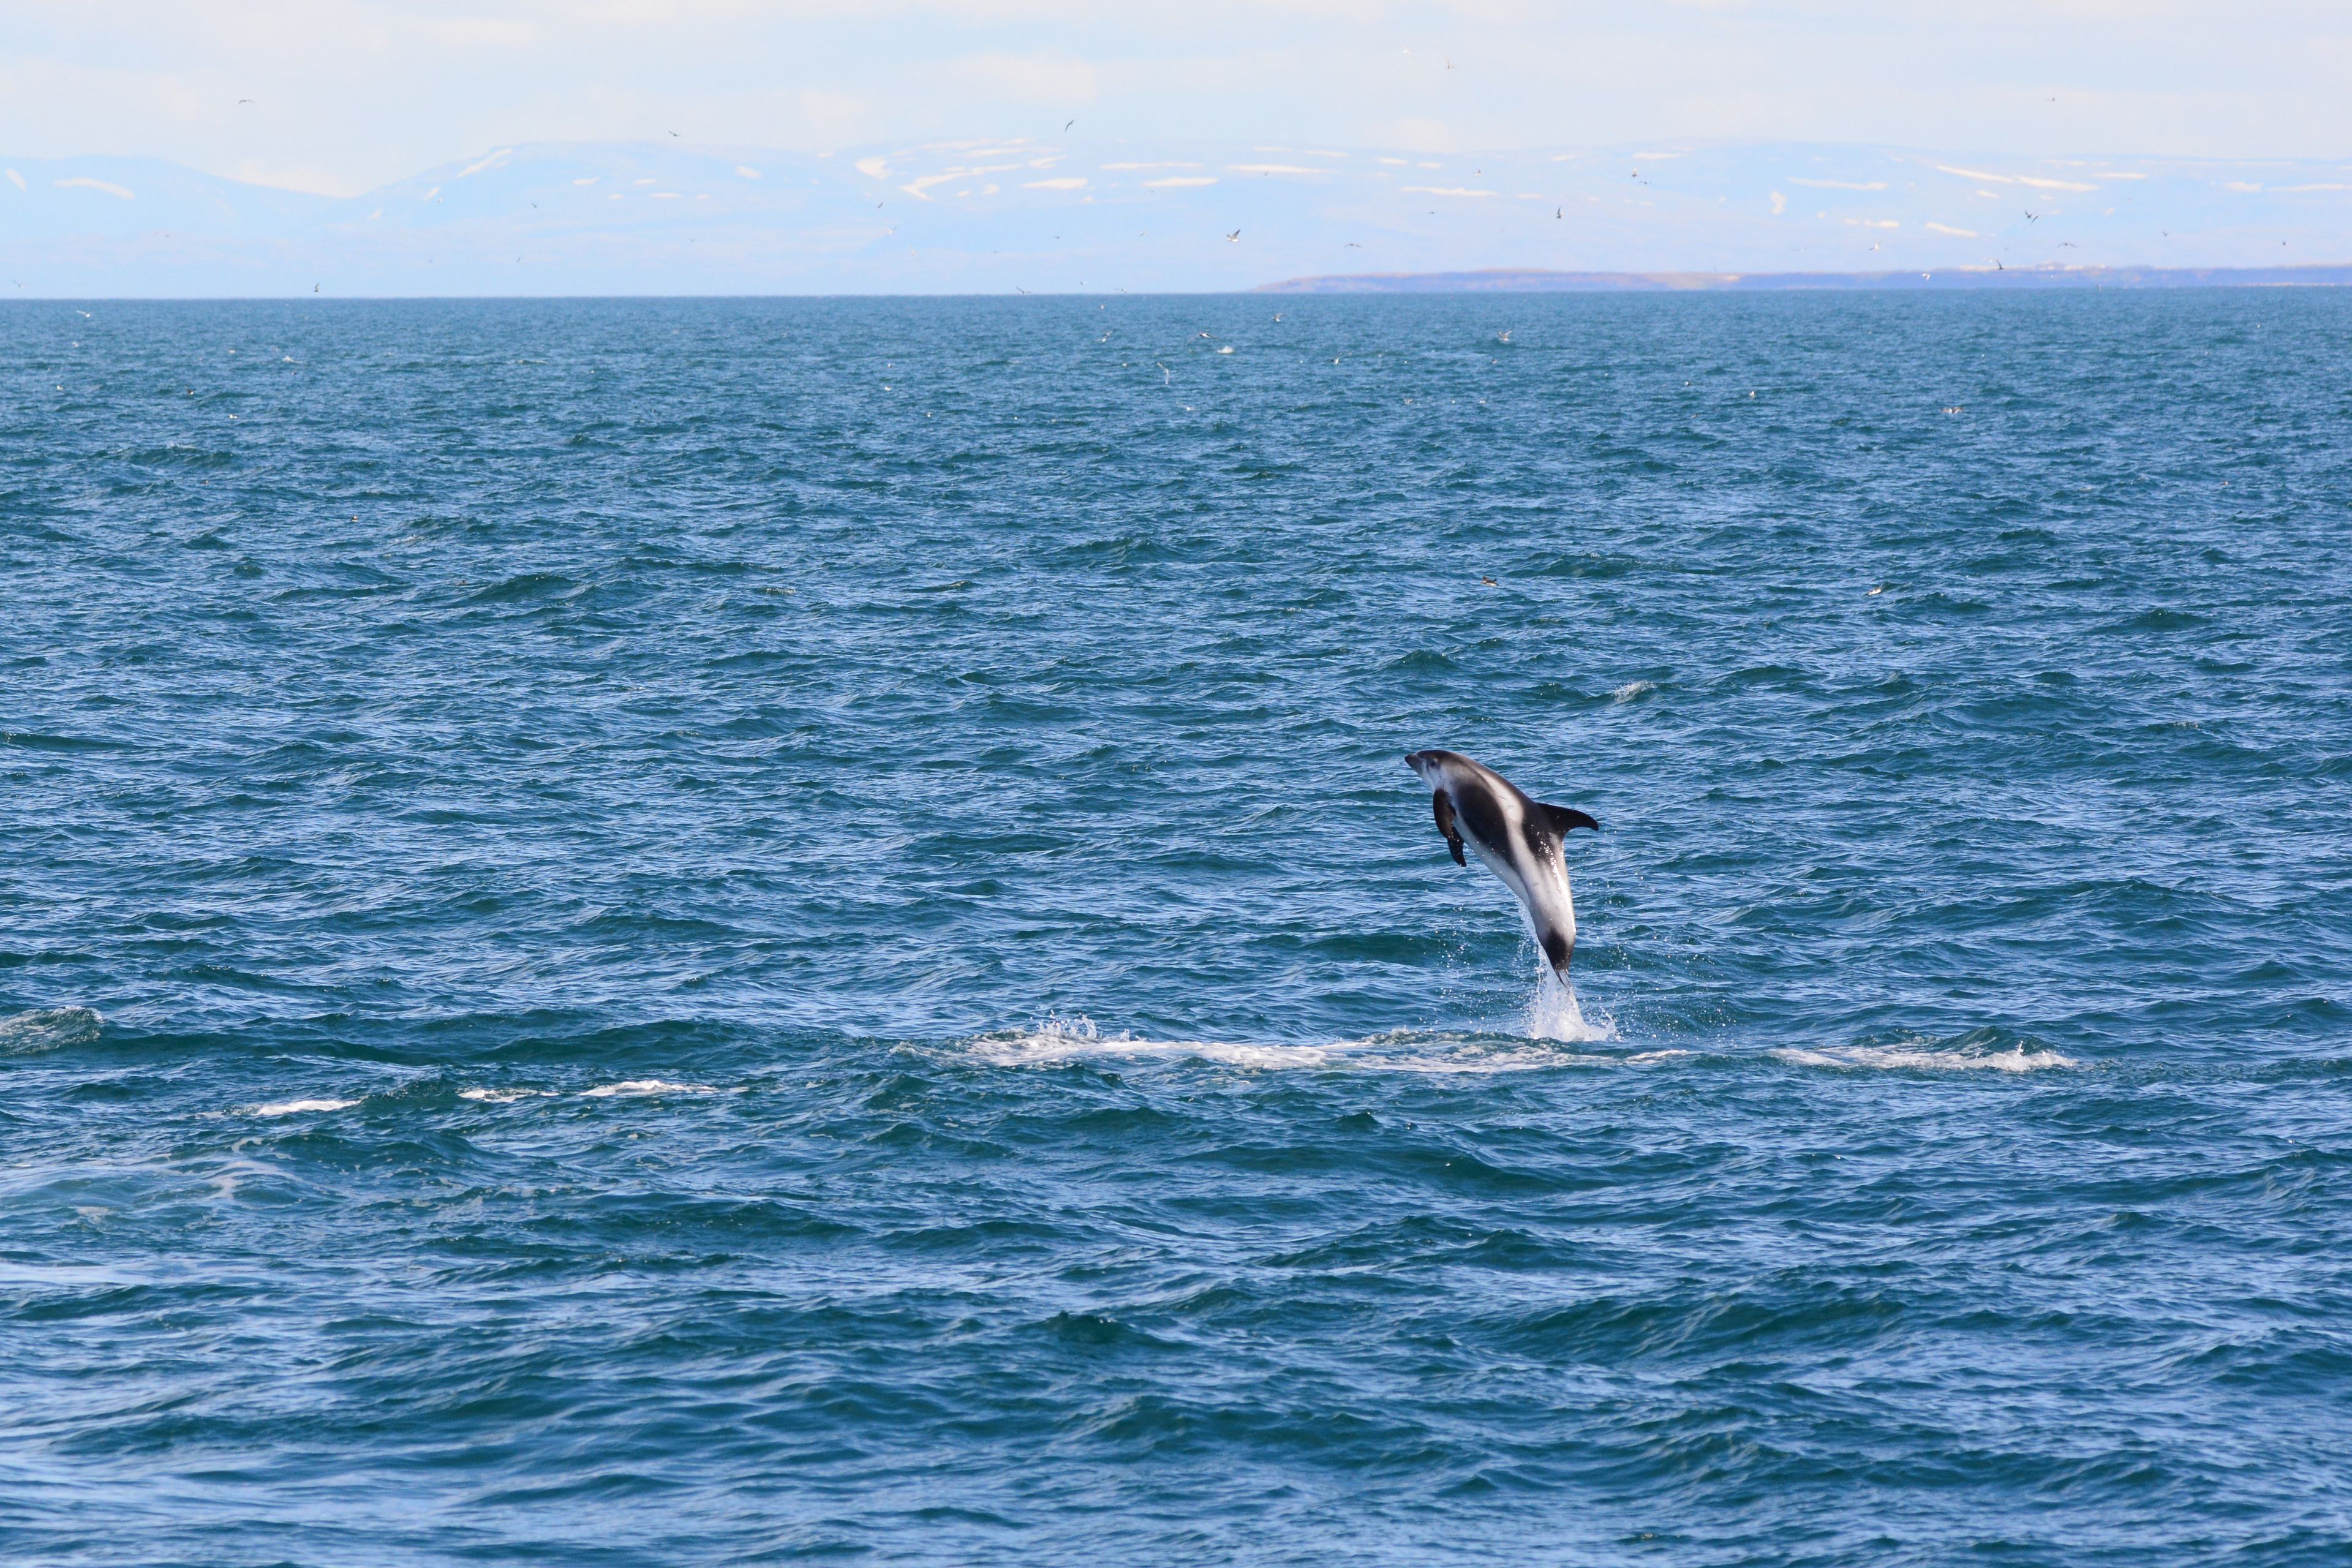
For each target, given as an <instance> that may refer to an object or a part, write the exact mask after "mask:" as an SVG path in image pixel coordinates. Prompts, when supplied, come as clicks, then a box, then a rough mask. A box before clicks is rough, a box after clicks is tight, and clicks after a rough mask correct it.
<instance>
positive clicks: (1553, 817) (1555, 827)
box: [1536, 801, 1601, 838]
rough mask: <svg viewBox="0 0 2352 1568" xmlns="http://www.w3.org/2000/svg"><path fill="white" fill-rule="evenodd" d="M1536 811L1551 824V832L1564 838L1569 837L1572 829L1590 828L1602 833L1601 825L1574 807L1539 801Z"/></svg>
mask: <svg viewBox="0 0 2352 1568" xmlns="http://www.w3.org/2000/svg"><path fill="white" fill-rule="evenodd" d="M1536 809H1537V810H1538V811H1539V812H1541V813H1543V816H1544V820H1545V821H1546V822H1549V824H1551V830H1552V831H1553V832H1554V833H1557V834H1559V836H1560V837H1562V838H1566V837H1568V830H1569V829H1570V828H1571V827H1590V828H1591V829H1592V831H1593V832H1595V833H1598V832H1600V831H1601V824H1599V823H1597V822H1595V821H1593V820H1592V818H1591V817H1589V816H1585V815H1584V813H1582V812H1580V811H1579V810H1577V809H1576V808H1575V807H1574V806H1572V805H1545V804H1544V803H1543V802H1542V801H1538V802H1536Z"/></svg>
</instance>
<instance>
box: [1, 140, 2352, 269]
mask: <svg viewBox="0 0 2352 1568" xmlns="http://www.w3.org/2000/svg"><path fill="white" fill-rule="evenodd" d="M2347 261H2352V163H2283V162H2282V163H2216V162H2210V161H2204V162H2191V161H2183V160H2168V159H2151V158H2127V157H2117V158H2100V159H2074V160H2055V159H2041V160H2033V159H2019V158H2011V157H1999V156H1995V155H1992V154H1984V153H1930V152H1919V151H1916V150H1907V149H1894V148H1880V147H1851V146H1825V145H1810V144H1760V143H1690V144H1677V143H1668V144H1661V145H1656V146H1645V147H1631V148H1619V149H1600V150H1584V151H1559V152H1517V153H1463V154H1443V155H1431V154H1426V153H1415V152H1410V151H1381V150H1377V149H1374V150H1367V149H1361V148H1328V147H1325V148H1310V147H1276V146H1256V145H1248V146H1244V145H1204V144H1195V143H1182V144H1178V143H1167V144H1157V145H1150V146H1143V145H1138V144H1134V143H1108V144H1106V143H1092V142H1067V143H1040V142H959V143H943V144H935V145H928V146H920V147H912V148H898V149H887V150H879V151H863V150H849V151H843V152H839V153H829V154H810V153H776V152H761V151H755V150H749V149H741V148H724V149H714V148H709V147H690V146H688V145H685V144H684V143H678V142H672V143H668V144H661V145H656V144H649V143H630V144H607V143H567V144H547V145H527V146H518V147H502V148H494V149H489V150H487V151H486V152H485V153H483V155H482V156H480V157H479V158H476V159H471V160H468V161H467V162H464V163H451V164H448V165H446V166H444V167H442V168H438V169H434V170H430V171H428V172H426V173H425V174H418V175H417V176H415V178H413V179H409V180H404V181H401V182H399V183H397V184H392V185H388V186H385V187H383V189H381V190H376V191H371V192H369V193H367V194H366V195H359V196H352V197H334V196H322V195H306V194H303V193H299V192H293V191H284V190H277V189H271V188H268V187H264V186H258V185H249V184H239V183H238V182H236V181H233V180H226V179H222V178H219V177H216V176H214V175H210V174H199V173H197V172H195V171H194V170H191V169H187V168H184V167H182V166H181V165H179V164H176V163H168V162H165V161H163V160H161V159H141V158H100V157H89V158H68V159H58V160H46V161H45V160H37V159H24V158H17V159H6V160H0V298H29V297H36V296H45V297H51V298H56V297H89V296H106V297H139V296H198V297H202V296H224V295H231V296H235V295H291V294H301V295H310V294H312V293H313V292H316V293H318V294H321V295H338V296H345V297H349V296H353V295H562V294H647V293H656V294H747V293H749V294H776V293H783V294H793V293H811V294H834V293H860V294H862V293H877V294H887V293H1010V292H1013V291H1014V290H1016V289H1026V290H1028V291H1031V292H1034V293H1046V292H1104V293H1108V292H1111V291H1115V290H1118V289H1126V290H1129V291H1133V292H1146V291H1189V290H1231V289H1249V288H1253V287H1256V286H1260V285H1265V284H1266V283H1267V282H1268V281H1269V280H1271V279H1284V278H1290V279H1299V280H1300V281H1297V282H1294V283H1292V284H1287V285H1284V286H1285V287H1290V288H1303V287H1307V286H1309V284H1310V283H1312V284H1313V286H1316V287H1324V288H1330V287H1338V286H1339V285H1338V284H1335V283H1334V282H1333V281H1332V279H1335V278H1345V279H1352V281H1350V282H1349V284H1348V285H1347V286H1348V287H1351V288H1363V287H1379V288H1403V287H1414V288H1462V287H1500V286H1506V285H1505V284H1503V283H1502V282H1501V279H1520V280H1521V281H1519V282H1517V283H1513V284H1509V285H1507V286H1511V287H1547V288H1558V287H1629V286H1640V287H1694V286H1706V287H1725V286H1734V285H1733V283H1732V282H1731V279H1733V278H1734V277H1735V275H1736V276H1737V279H1738V282H1737V284H1736V286H1738V287H1764V286H1770V285H1767V284H1766V283H1765V282H1764V281H1763V279H1761V278H1760V277H1759V274H1769V275H1774V276H1783V275H1796V276H1801V277H1805V278H1810V279H1815V280H1817V281H1818V280H1820V279H1824V278H1827V277H1832V276H1833V277H1837V278H1842V279H1856V278H1860V279H1868V280H1870V281H1872V282H1873V283H1874V285H1877V286H1885V285H1887V284H1891V283H1897V282H1902V281H1905V280H1906V279H1909V278H1911V277H1912V276H1913V275H1915V274H1918V273H1927V274H1929V275H1930V279H1931V280H1937V281H1940V280H1943V279H1948V277H1949V276H1950V275H1952V274H1955V273H1959V272H1961V271H1962V269H1966V270H1967V272H1968V274H1969V276H1976V275H1978V274H1979V273H1994V272H1996V269H1999V270H2000V273H2002V274H2004V275H2006V274H2019V273H2023V274H2026V275H2028V276H2029V277H2033V278H2038V279H2040V280H2042V281H2045V282H2046V281H2048V280H2050V279H2052V278H2055V277H2059V276H2064V277H2068V278H2074V279H2091V278H2093V277H2094V276H2095V275H2097V276H2100V277H2103V278H2105V279H2109V280H2113V281H2117V282H2122V281H2127V280H2132V279H2137V280H2138V281H2141V282H2148V281H2155V280H2159V279H2174V280H2179V281H2209V282H2210V281H2222V280H2227V279H2220V278H2218V277H2217V276H2215V275H2214V269H2219V268H2238V269H2255V270H2260V271H2263V272H2276V273H2279V274H2281V277H2280V278H2279V279H2276V280H2282V281H2284V280H2286V279H2285V276H2284V275H2285V274H2288V273H2292V274H2294V277H2295V278H2297V279H2304V280H2315V279H2317V274H2316V273H2313V272H2310V271H2308V270H2306V269H2307V268H2311V267H2313V266H2315V265H2319V264H2336V263H2343V262H2347ZM2100 268H2105V269H2108V270H2107V271H2106V272H2105V273H2098V272H2097V269H2100ZM1604 274H1606V275H1609V276H1611V277H1612V278H1615V279H1618V280H1617V281H1615V282H1601V281H1598V279H1600V278H1601V275H1604ZM2126 274H2128V278H2127V277H2126ZM1402 275H1415V276H1416V278H1417V279H1419V280H1417V281H1413V282H1411V283H1407V282H1404V281H1402V280H1401V276H1402ZM1428 275H1435V277H1436V278H1437V279H1441V280H1439V281H1430V280H1429V276H1428ZM1563 275H1568V276H1581V277H1582V278H1583V279H1585V281H1584V282H1582V283H1569V282H1564V281H1559V279H1561V278H1562V277H1563ZM1628 275H1631V276H1633V277H1635V278H1638V279H1645V280H1646V281H1643V282H1641V283H1639V284H1632V283H1628V282H1626V281H1624V280H1623V279H1625V278H1626V277H1627V276H1628ZM2192 275H2193V276H2192ZM1382 279H1385V281H1382ZM1528 279H1553V281H1549V282H1529V281H1527V280H1528ZM1779 286H1792V285H1788V284H1782V285H1779Z"/></svg>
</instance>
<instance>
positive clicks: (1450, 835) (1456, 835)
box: [1429, 790, 1470, 866]
mask: <svg viewBox="0 0 2352 1568" xmlns="http://www.w3.org/2000/svg"><path fill="white" fill-rule="evenodd" d="M1429 808H1430V810H1432V811H1433V812H1435V813H1436V814H1437V831H1438V832H1440V833H1443V834H1444V835H1445V847H1446V849H1447V850H1448V851H1449V852H1451V853H1452V855H1453V856H1454V864H1455V865H1456V866H1467V865H1468V864H1470V862H1469V861H1467V860H1465V859H1464V858H1462V834H1461V831H1460V830H1459V829H1457V828H1456V827H1455V826H1454V803H1453V802H1452V801H1450V800H1448V799H1446V797H1445V792H1444V790H1439V791H1437V792H1436V793H1435V794H1434V795H1431V796H1430V797H1429Z"/></svg>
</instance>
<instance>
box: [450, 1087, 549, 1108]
mask: <svg viewBox="0 0 2352 1568" xmlns="http://www.w3.org/2000/svg"><path fill="white" fill-rule="evenodd" d="M554 1092H555V1091H554V1090H553V1089H459V1090H458V1091H457V1098H458V1099H459V1100H486V1101H488V1103H490V1104H492V1105H512V1104H513V1103H514V1102H515V1101H516V1100H533V1099H537V1098H540V1097H541V1096H545V1095H551V1094H553V1093H554Z"/></svg>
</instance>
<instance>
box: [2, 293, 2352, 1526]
mask: <svg viewBox="0 0 2352 1568" xmlns="http://www.w3.org/2000/svg"><path fill="white" fill-rule="evenodd" d="M0 341H5V344H6V347H7V351H8V353H7V356H6V364H7V367H8V368H6V370H5V373H0V588H5V618H0V1557H5V1559H6V1560H7V1561H9V1562H12V1563H109V1564H112V1563H126V1564H127V1563H140V1564H149V1563H172V1564H192V1565H193V1564H205V1565H217V1564H264V1563H302V1564H310V1563H322V1564H324V1563H334V1564H343V1563H368V1564H374V1563H385V1564H409V1563H415V1564H425V1563H431V1564H444V1563H488V1562H496V1563H592V1564H593V1563H611V1564H624V1563H625V1564H640V1563H646V1564H705V1563H778V1562H786V1561H793V1560H798V1559H801V1558H803V1557H807V1558H826V1559H835V1558H838V1559H850V1560H861V1561H873V1562H887V1563H1073V1562H1088V1563H1153V1564H1156V1563H1253V1564H1255V1563H1331V1562H1349V1563H1384V1564H1385V1563H1396V1564H1406V1563H1430V1562H1446V1563H1495V1564H1505V1563H1510V1564H1518V1563H1559V1564H1620V1563H1636V1564H1638V1563H1675V1564H1681V1563H1692V1564H1731V1563H1747V1564H1766V1563H1790V1564H1797V1563H1804V1564H1890V1563H1891V1564H1931V1563H1932V1564H1941V1563H1955V1562H1979V1561H1981V1562H1987V1563H2004V1564H2044V1563H2047V1564H2075V1563H2116V1564H2125V1563H2130V1564H2140V1563H2151V1562H2166V1563H2188V1562H2209V1561H2210V1562H2229V1563H2247V1564H2285V1563H2344V1562H2346V1561H2347V1558H2352V1466H2347V1458H2346V1455H2347V1452H2352V980H2347V970H2352V825H2347V807H2352V564H2347V525H2352V298H2347V297H2346V296H2343V295H2339V294H2336V293H2332V292H2220V291H2215V292H2190V293H2165V294H2132V295H2108V294H2097V295H2089V294H2086V295H2082V296H2071V297H2062V296H2054V295H2037V296H2021V297H2000V298H1994V297H1969V296H1950V297H1941V298H1916V297H1902V296H1891V295H1889V296H1872V295H1847V296H1837V297H1830V296H1790V297H1772V298H1728V297H1720V296H1703V297H1688V298H1658V297H1634V298H1606V297H1598V296H1586V297H1576V296H1552V297H1545V298H1525V297H1522V298H1509V297H1486V298H1480V297H1475V296H1466V297H1452V298H1430V299H1405V300H1394V299H1391V300H1363V299H1345V298H1328V299H1288V300H1266V299H1252V298H1202V299H1114V300H1075V299H1055V300H1044V299H1031V300H1013V301H997V300H923V301H914V300H906V301H887V300H868V301H814V300H809V301H786V300H777V301H698V302H548V303H528V302H520V303H519V302H505V303H482V304H467V303H434V304H423V303H377V304H364V303H333V302H317V303H311V302H305V303H302V304H171V305H167V304H142V305H130V304H120V303H88V304H86V305H84V306H81V307H70V306H60V305H17V306H14V307H9V308H6V309H5V310H0ZM1229 351H1230V352H1229ZM1424 746H1444V747H1450V748H1453V749H1456V750H1459V751H1463V752H1468V753H1470V754H1472V755H1474V756H1476V757H1478V758H1480V759H1482V760H1484V761H1486V762H1487V763H1490V764H1492V765H1494V766H1495V767H1496V768H1497V769H1499V770H1500V771H1502V772H1503V773H1506V774H1507V775H1508V776H1510V777H1511V778H1513V779H1514V780H1516V781H1517V782H1518V783H1519V784H1522V785H1523V786H1524V787H1526V788H1527V789H1528V791H1529V792H1530V793H1531V794H1533V795H1537V796H1538V798H1541V799H1546V800H1550V801H1556V802H1559V803H1560V804H1563V805H1574V806H1577V807H1580V808H1581V809H1584V810H1586V811H1589V812H1591V814H1592V815H1593V816H1596V817H1598V818H1599V819H1600V821H1601V829H1602V830H1601V833H1600V834H1599V835H1598V836H1588V835H1583V834H1579V835H1577V836H1576V837H1575V842H1574V843H1573V844H1572V845H1571V847H1570V869H1571V872H1572V875H1573V877H1574V879H1575V885H1576V889H1577V894H1578V900H1579V915H1580V942H1579V946H1578V949H1577V953H1576V959H1575V969H1574V974H1575V979H1576V993H1577V995H1576V1000H1575V1003H1574V1004H1573V1005H1571V1004H1570V1003H1569V1002H1568V1001H1567V1000H1566V999H1564V998H1562V997H1559V996H1557V995H1549V994H1545V993H1543V992H1542V991H1540V990H1539V989H1538V984H1537V978H1536V976H1537V970H1538V966H1537V963H1536V956H1535V952H1534V948H1533V946H1532V944H1531V943H1530V942H1528V938H1527V937H1526V935H1525V933H1524V931H1523V930H1522V928H1521V925H1520V923H1519V921H1518V918H1517V911H1516V910H1515V908H1514V907H1513V905H1512V904H1511V902H1510V900H1509V897H1508V895H1507V893H1506V891H1505V890H1504V889H1503V888H1502V887H1501V885H1500V884H1499V883H1498V882H1496V880H1495V879H1492V878H1491V877H1489V876H1487V875H1486V873H1485V872H1483V871H1481V870H1479V869H1477V868H1476V867H1475V862H1474V864H1473V867H1472V868H1470V869H1466V870H1465V869H1462V868H1456V867H1455V866H1454V865H1453V864H1452V863H1451V861H1450V860H1449V859H1448V858H1447V857H1446V854H1445V850H1444V844H1443V842H1442V841H1441V839H1440V838H1439V837H1438V835H1437V831H1436V829H1435V827H1434V826H1433V823H1432V821H1431V817H1430V810H1429V802H1428V797H1427V795H1426V794H1425V793H1424V792H1423V790H1422V789H1421V787H1420V785H1419V784H1418V782H1417V781H1416V780H1415V779H1414V778H1413V777H1412V774H1411V773H1408V772H1407V771H1406V770H1405V768H1404V766H1403V763H1402V759H1403V756H1404V754H1405V752H1408V751H1411V750H1413V749H1416V748H1419V747H1424Z"/></svg>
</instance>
